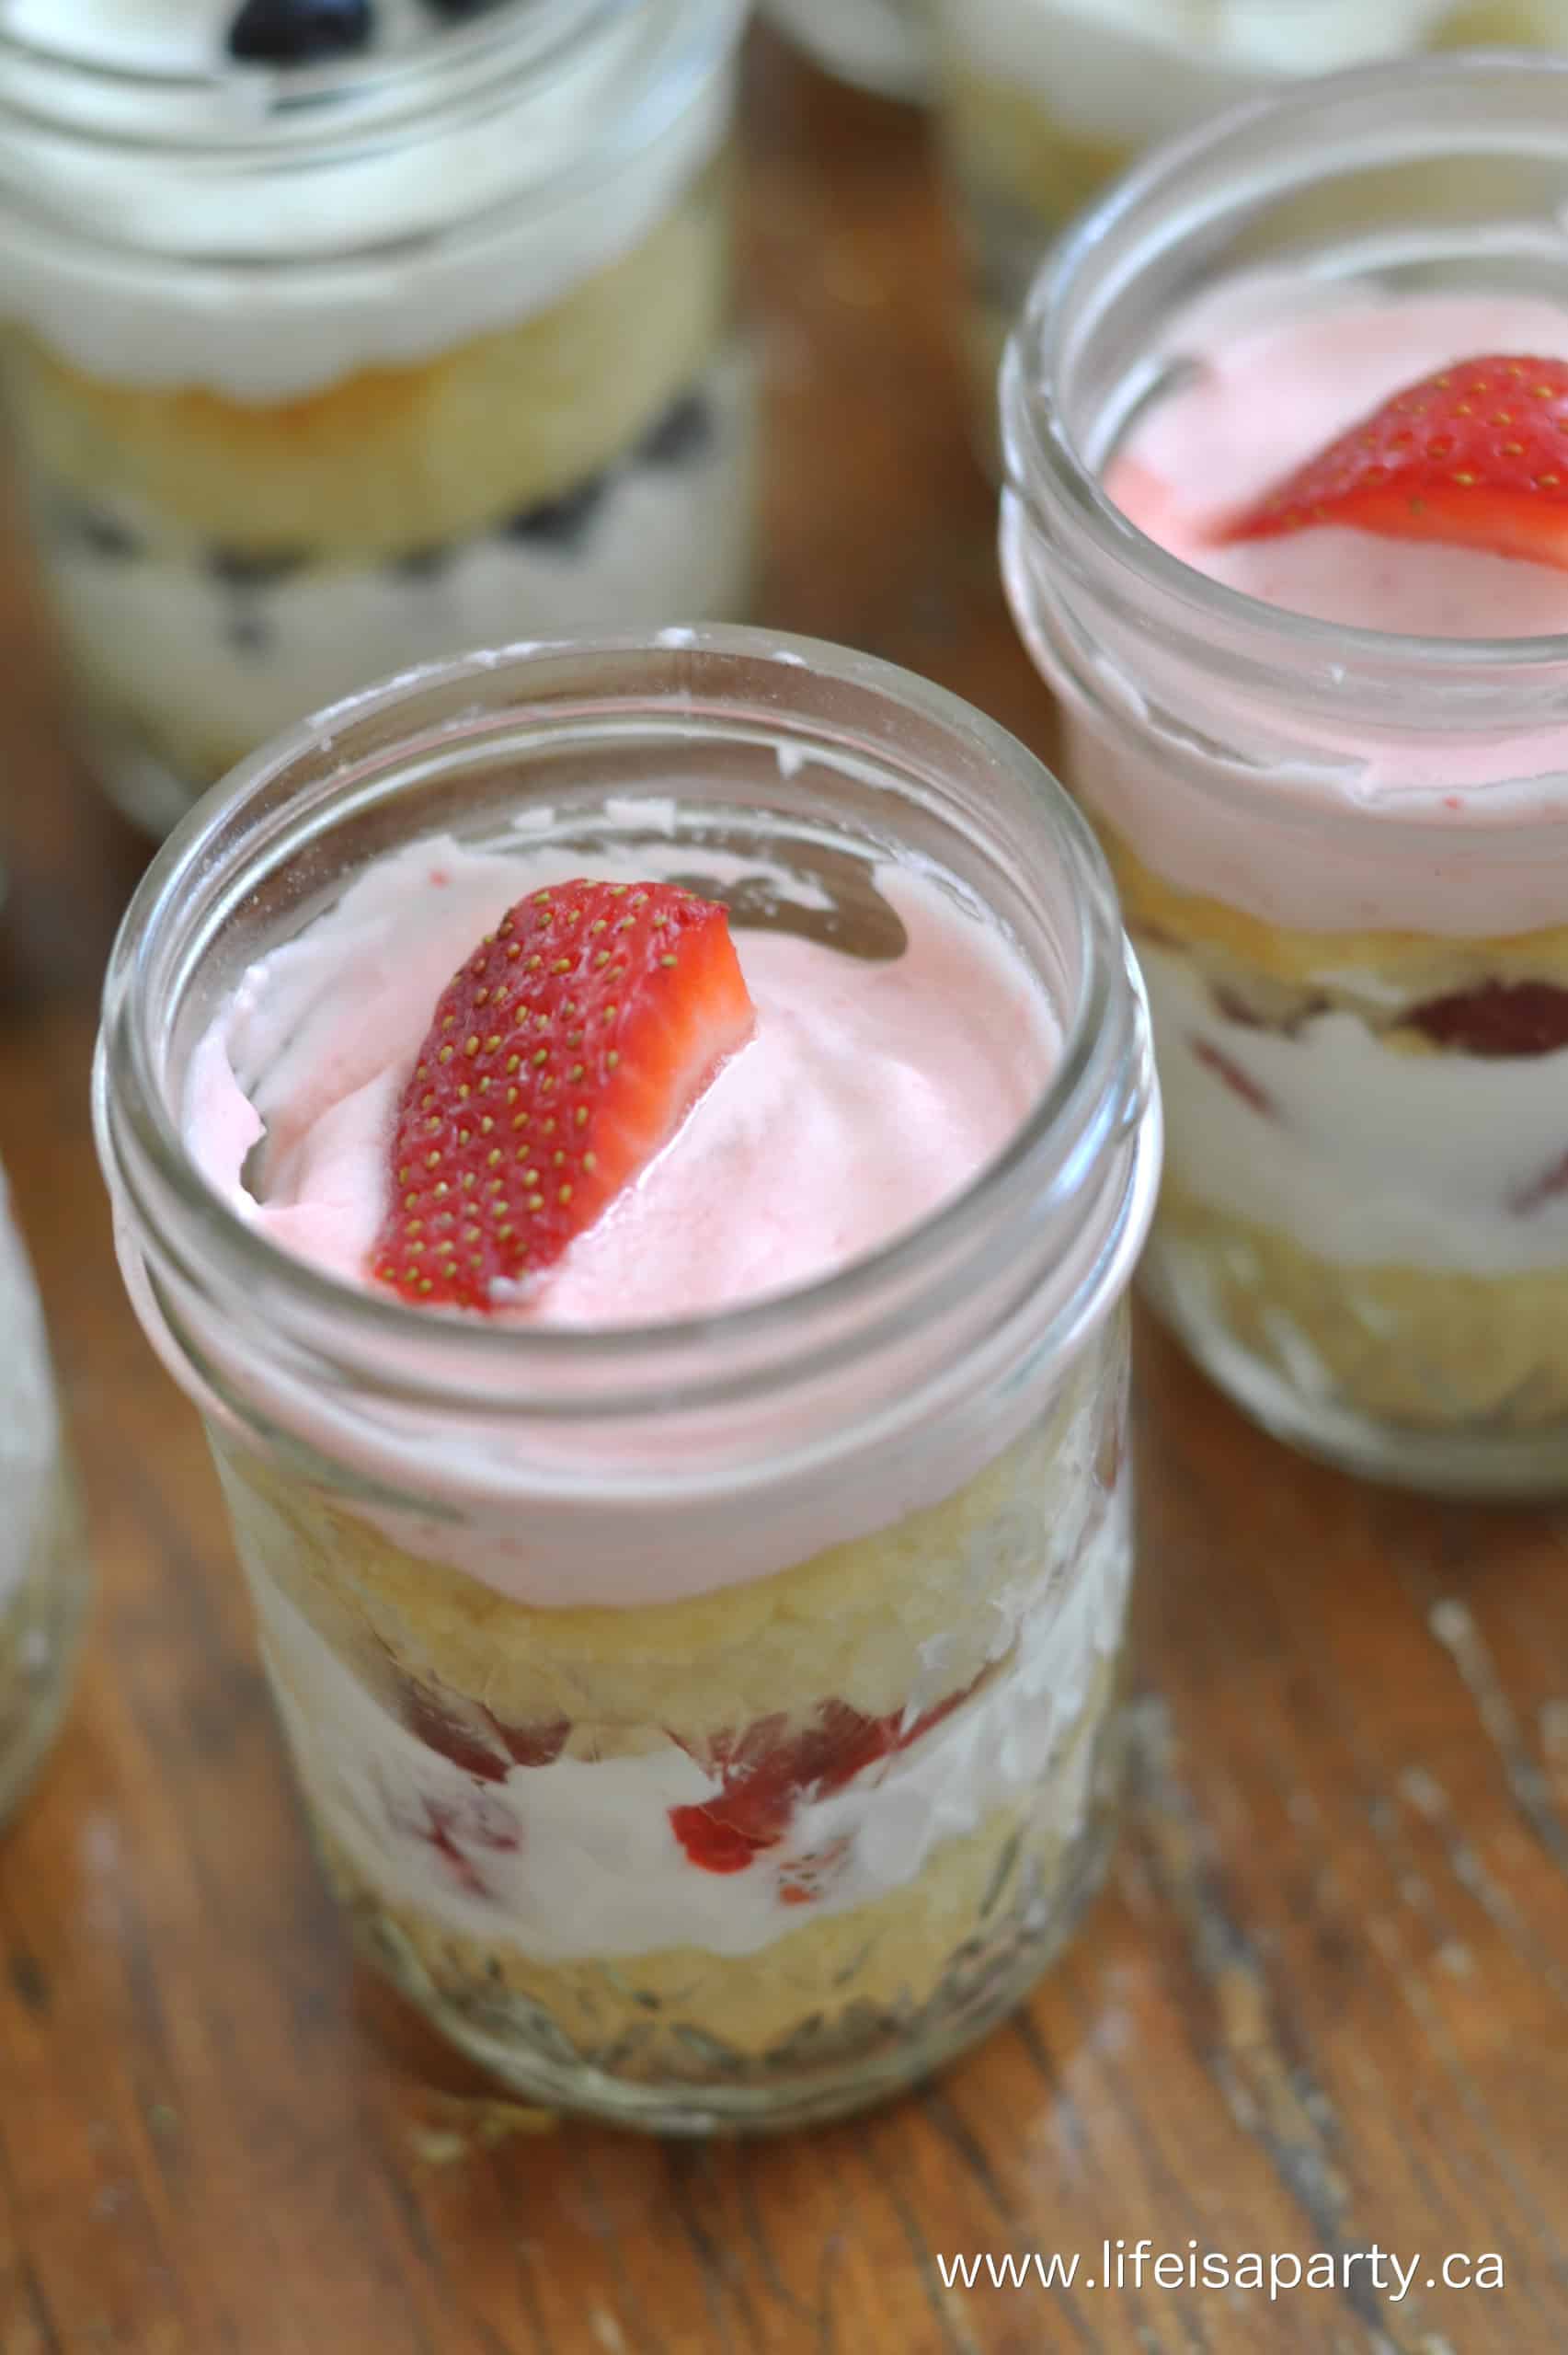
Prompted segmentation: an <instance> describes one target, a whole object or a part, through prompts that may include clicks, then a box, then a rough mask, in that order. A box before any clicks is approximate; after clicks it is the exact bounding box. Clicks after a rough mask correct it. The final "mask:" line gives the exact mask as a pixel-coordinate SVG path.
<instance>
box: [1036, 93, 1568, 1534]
mask: <svg viewBox="0 0 1568 2355" xmlns="http://www.w3.org/2000/svg"><path fill="white" fill-rule="evenodd" d="M1565 207H1568V60H1562V59H1556V60H1547V59H1544V58H1540V59H1532V60H1529V61H1526V60H1524V59H1522V58H1519V57H1516V56H1510V55H1508V54H1507V53H1505V52H1495V53H1492V54H1488V55H1477V56H1471V57H1465V58H1458V59H1449V60H1446V61H1433V62H1429V63H1426V64H1425V65H1422V66H1420V67H1415V68H1412V67H1409V66H1405V67H1399V68H1395V67H1380V68H1374V69H1369V70H1368V71H1365V72H1362V73H1358V74H1352V75H1343V76H1338V77H1334V78H1333V79H1330V80H1326V81H1324V82H1322V83H1321V84H1319V85H1317V86H1313V87H1311V88H1310V89H1305V90H1303V91H1301V92H1299V93H1298V94H1296V95H1294V96H1292V97H1290V98H1287V99H1282V100H1279V101H1276V102H1273V103H1270V104H1266V105H1264V106H1261V107H1255V108H1249V109H1242V110H1240V111H1239V112H1237V113H1236V114H1234V115H1231V116H1230V117H1228V118H1227V119H1226V121H1224V122H1223V123H1222V124H1220V125H1219V126H1218V127H1217V128H1214V129H1211V130H1210V131H1209V132H1207V134H1206V135H1203V136H1202V137H1201V138H1195V139H1193V140H1191V141H1189V142H1187V143H1185V144H1182V145H1179V146H1176V147H1174V148H1172V149H1170V150H1167V151H1166V152H1165V153H1164V154H1163V155H1161V156H1160V157H1157V158H1156V159H1154V160H1153V161H1152V162H1150V164H1149V165H1148V166H1147V167H1145V168H1144V169H1143V170H1142V171H1140V172H1139V174H1137V175H1136V176H1135V177H1134V178H1131V179H1130V180H1128V181H1127V182H1126V183H1124V184H1123V186H1122V187H1121V189H1120V190H1118V191H1117V192H1116V194H1115V195H1113V196H1112V197H1110V198H1109V199H1107V201H1105V202H1104V204H1103V205H1102V206H1101V207H1100V208H1099V209H1098V210H1097V211H1096V212H1094V213H1091V214H1090V215H1089V216H1088V217H1087V218H1086V220H1085V221H1084V222H1083V223H1082V224H1081V225H1080V226H1079V228H1078V229H1077V230H1075V231H1074V232H1073V233H1072V234H1071V236H1069V237H1068V238H1067V239H1066V240H1064V242H1063V243H1062V244H1061V246H1060V247H1059V249H1058V252H1057V254H1056V257H1055V258H1054V260H1053V261H1052V263H1051V264H1050V265H1049V267H1048V268H1047V270H1046V271H1045V272H1043V274H1042V276H1041V279H1040V281H1039V283H1038V284H1037V285H1036V288H1035V290H1034V293H1033V294H1032V295H1031V298H1030V301H1029V304H1028V308H1027V311H1026V314H1025V316H1024V321H1023V323H1022V325H1021V326H1020V328H1019V330H1018V333H1017V336H1016V338H1015V339H1014V341H1013V345H1012V347H1011V349H1010V350H1009V353H1008V357H1007V362H1006V366H1005V368H1004V371H1003V381H1002V411H1003V431H1004V438H1005V441H1006V444H1007V471H1008V485H1009V487H1008V489H1007V492H1006V495H1005V498H1004V501H1003V522H1002V563H1003V570H1004V573H1005V577H1006V581H1007V587H1008V592H1009V595H1010V598H1011V600H1012V603H1013V612H1014V614H1015V615H1016V617H1017V619H1018V622H1019V625H1020V626H1021V628H1022V630H1023V632H1024V637H1025V638H1026V640H1027V642H1028V644H1029V647H1030V649H1031V650H1032V652H1033V653H1034V656H1035V658H1036V661H1037V663H1038V664H1039V667H1040V669H1041V670H1042V671H1043V672H1044V673H1045V675H1046V677H1047V680H1048V681H1049V682H1050V683H1051V684H1052V685H1053V686H1054V687H1055V688H1056V690H1057V692H1058V695H1059V698H1060V701H1061V705H1062V710H1063V721H1064V729H1065V740H1064V753H1063V760H1064V766H1065V770H1066V774H1067V775H1068V777H1069V779H1070V784H1071V787H1072V788H1073V790H1074V791H1075V792H1076V793H1077V794H1078V796H1079V797H1080V798H1081V799H1082V801H1083V803H1084V804H1085V806H1086V807H1087V808H1088V809H1089V810H1090V811H1091V812H1092V813H1093V818H1094V821H1095V823H1096V825H1097V827H1098V829H1099V832H1100V836H1101V840H1102V842H1103V844H1104V846H1105V848H1106V850H1107V853H1108V855H1109V857H1110V861H1111V865H1112V867H1113V869H1114V870H1115V872H1116V878H1117V880H1118V883H1119V885H1120V889H1121V893H1122V900H1123V905H1124V908H1125V910H1126V913H1127V924H1128V927H1129V929H1130V930H1131V932H1132V934H1133V936H1134V940H1135V944H1136V946H1137V948H1138V950H1139V958H1140V961H1141V963H1142V966H1143V970H1144V973H1145V977H1146V980H1147V982H1148V987H1149V994H1150V1002H1151V1005H1152V1008H1153V1015H1154V1022H1155V1030H1156V1040H1157V1049H1158V1053H1159V1057H1160V1063H1161V1073H1162V1084H1163V1088H1164V1093H1165V1101H1166V1109H1167V1116H1168V1120H1169V1128H1170V1145H1169V1154H1168V1159H1167V1168H1166V1182H1165V1189H1164V1194H1163V1198H1162V1206H1161V1213H1160V1217H1159V1220H1158V1222H1157V1223H1156V1228H1155V1234H1154V1239H1153V1242H1152V1245H1151V1247H1150V1255H1149V1258H1148V1261H1147V1263H1146V1274H1147V1281H1148V1287H1149V1290H1150V1293H1151V1294H1152V1296H1153V1298H1154V1300H1155V1302H1156V1303H1157V1304H1158V1305H1159V1306H1160V1308H1161V1309H1162V1312H1163V1313H1164V1315H1166V1317H1167V1318H1168V1319H1169V1320H1170V1322H1171V1323H1172V1324H1173V1326H1174V1327H1175V1328H1176V1330H1177V1331H1178V1332H1179V1333H1180V1334H1181V1336H1182V1337H1183V1338H1184V1339H1185V1341H1186V1343H1187V1345H1188V1347H1189V1348H1190V1349H1191V1350H1192V1351H1193V1353H1194V1355H1195V1356H1196V1358H1197V1359H1198V1360H1199V1361H1200V1362H1201V1363H1202V1364H1203V1365H1204V1366H1205V1367H1207V1370H1208V1371H1209V1372H1210V1373H1212V1374H1213V1375H1214V1376H1215V1378H1216V1379H1217V1380H1218V1381H1219V1383H1220V1384H1222V1385H1223V1386H1224V1387H1225V1388H1227V1389H1228V1390H1230V1392H1231V1394H1232V1395H1233V1396H1235V1397H1236V1398H1237V1399H1238V1400H1239V1401H1240V1402H1241V1403H1242V1405H1243V1406H1245V1407H1248V1408H1249V1409H1250V1410H1251V1411H1252V1412H1253V1414H1254V1415H1256V1416H1257V1417H1258V1418H1259V1419H1260V1420H1261V1421H1263V1422H1265V1424H1267V1425H1268V1426H1269V1427H1270V1428H1271V1429H1272V1430H1276V1431H1277V1432H1279V1433H1280V1434H1282V1435H1283V1436H1284V1437H1286V1438H1288V1439H1292V1440H1294V1441H1296V1442H1299V1443H1300V1444H1301V1445H1303V1446H1305V1447H1308V1448H1310V1449H1312V1450H1314V1451H1316V1452H1319V1453H1323V1454H1325V1455H1328V1456H1330V1457H1332V1458H1333V1459H1335V1460H1337V1461H1339V1462H1341V1463H1343V1464H1345V1465H1350V1466H1352V1467H1354V1468H1356V1469H1360V1470H1363V1471H1367V1472H1370V1473H1373V1474H1377V1475H1380V1476H1386V1477H1389V1478H1391V1479H1396V1480H1402V1481H1406V1482H1409V1483H1412V1484H1414V1485H1417V1486H1420V1487H1424V1488H1437V1489H1450V1490H1456V1491H1473V1492H1477V1493H1496V1494H1499V1495H1506V1494H1512V1493H1521V1494H1522V1493H1525V1492H1528V1491H1530V1490H1537V1489H1541V1490H1544V1489H1557V1488H1562V1486H1563V1485H1564V1482H1565V1466H1568V1444H1565V1443H1568V1190H1565V1189H1564V1184H1563V1169H1564V1162H1563V1155H1564V1151H1565V1150H1568V1120H1564V1118H1563V1116H1562V1109H1561V1108H1562V1105H1563V1103H1564V1102H1565V1101H1568V1098H1565V1097H1564V1085H1565V1082H1568V1048H1564V1047H1563V1046H1562V1044H1561V1040H1562V1018H1561V1016H1562V1009H1563V1008H1564V1007H1565V1006H1568V999H1565V998H1564V989H1565V985H1568V929H1565V927H1564V914H1565V912H1568V642H1565V641H1564V640H1563V639H1562V638H1551V637H1544V638H1515V639H1505V638H1496V639H1489V638H1483V637H1479V636H1478V637H1476V638H1473V639H1459V638H1432V639H1425V638H1414V637H1403V636H1399V635H1394V634H1391V633H1385V632H1382V631H1377V630H1370V629H1360V628H1351V627H1347V626H1338V625H1334V624H1331V623H1325V622H1322V621H1318V620H1312V619H1308V618H1306V617H1304V616H1302V615H1298V614H1293V613H1290V612H1287V611H1284V610H1282V609H1280V608H1278V607H1276V606H1273V605H1266V604H1264V603H1259V602H1258V601H1256V600H1255V599H1253V598H1251V597H1248V596H1244V595H1242V594H1240V593H1238V592H1235V591H1233V590H1231V589H1229V588H1227V587H1224V586H1221V585H1220V584H1219V583H1218V582H1216V581H1214V580H1209V579H1208V578H1207V576H1204V575H1200V574H1199V573H1197V572H1196V571H1195V570H1194V569H1191V568H1190V567H1189V566H1187V565H1185V564H1184V563H1182V562H1181V561H1180V560H1179V559H1178V558H1177V557H1173V556H1172V555H1170V554H1168V553H1166V552H1165V551H1164V550H1163V549H1162V548H1160V547H1158V546H1155V545H1154V543H1153V542H1152V541H1150V539H1148V538H1146V537H1145V536H1144V535H1143V534H1142V533H1140V532H1139V530H1138V529H1137V528H1135V526H1134V525H1133V524H1132V523H1129V522H1128V521H1127V518H1126V517H1125V516H1124V515H1123V514H1122V513H1121V512H1120V511H1118V509H1117V508H1116V506H1115V505H1114V504H1113V503H1112V501H1111V500H1110V499H1109V498H1108V497H1107V496H1106V494H1105V492H1104V489H1103V488H1102V484H1101V477H1102V474H1103V471H1104V467H1105V465H1106V464H1107V462H1108V461H1109V460H1110V459H1111V458H1112V457H1113V455H1114V454H1115V453H1116V448H1117V445H1118V440H1119V437H1120V436H1121V435H1122V433H1123V431H1124V429H1125V428H1126V427H1127V424H1128V422H1129V420H1131V419H1132V418H1133V417H1134V414H1135V412H1138V411H1140V410H1142V409H1144V408H1146V406H1147V404H1148V403H1149V402H1150V399H1152V398H1157V397H1158V395H1159V392H1160V389H1161V387H1162V385H1167V384H1169V385H1175V384H1179V383H1180V381H1181V372H1182V370H1183V368H1184V366H1185V364H1186V363H1185V358H1184V338H1185V329H1184V326H1183V321H1184V319H1185V318H1188V317H1192V316H1195V315H1196V306H1198V305H1200V304H1210V305H1216V304H1219V300H1220V298H1221V292H1222V291H1223V293H1224V297H1225V299H1226V300H1227V302H1228V303H1229V304H1235V305H1240V304H1242V301H1243V299H1244V298H1246V299H1250V297H1247V290H1248V289H1249V288H1253V287H1257V286H1260V285H1262V286H1265V287H1266V285H1267V283H1268V274H1269V273H1270V271H1271V270H1272V271H1273V272H1274V280H1273V283H1274V286H1275V288H1276V290H1278V289H1279V288H1280V280H1279V276H1278V273H1279V272H1282V271H1283V272H1288V273H1290V276H1289V278H1288V281H1287V285H1288V287H1293V286H1295V285H1297V284H1298V283H1299V284H1300V285H1302V286H1306V285H1308V284H1309V282H1310V285H1311V287H1312V290H1313V293H1312V300H1313V303H1314V304H1315V305H1316V306H1317V308H1318V310H1319V311H1325V310H1326V309H1328V308H1332V298H1331V297H1330V296H1329V295H1328V294H1327V292H1326V290H1327V289H1329V288H1330V287H1332V286H1333V283H1334V282H1335V281H1344V282H1345V285H1346V286H1347V287H1348V288H1350V289H1351V290H1352V292H1351V293H1350V294H1349V295H1348V296H1347V300H1351V301H1354V300H1356V299H1357V296H1356V291H1355V290H1362V293H1361V299H1365V290H1367V289H1368V288H1370V289H1373V290H1376V292H1377V293H1378V295H1379V299H1380V298H1382V297H1383V296H1388V297H1391V298H1398V297H1399V296H1401V295H1406V294H1408V295H1425V294H1443V293H1460V292H1464V291H1467V290H1468V291H1469V292H1470V293H1476V292H1478V291H1479V292H1482V293H1492V294H1497V293H1502V292H1504V291H1505V290H1506V291H1509V292H1512V293H1531V292H1532V291H1533V292H1534V293H1536V294H1537V295H1542V294H1544V295H1546V296H1548V297H1549V298H1551V299H1552V300H1554V301H1561V296H1562V286H1563V283H1564V279H1563V259H1564V247H1563V242H1562V222H1563V220H1564V218H1565V217H1568V213H1565V211H1564V208H1565ZM1213 315H1214V313H1213V310H1212V309H1211V312H1210V316H1213ZM1238 315H1241V314H1240V313H1239V314H1238ZM1414 373H1417V374H1419V373H1423V372H1422V371H1420V370H1417V371H1415V372H1414ZM1430 553H1431V557H1432V560H1433V561H1434V562H1436V561H1439V560H1440V557H1441V555H1442V551H1441V550H1439V549H1433V550H1432V551H1431V552H1430ZM1484 620H1485V615H1484V614H1482V615H1478V616H1477V621H1478V623H1482V624H1483V623H1484ZM1476 1005H1480V1006H1481V1008H1482V1012H1483V1013H1484V1012H1485V1011H1486V1010H1487V1009H1488V1008H1493V1009H1497V1010H1501V1009H1503V1008H1505V1007H1508V1006H1513V1007H1515V1008H1522V1009H1524V1010H1526V1011H1528V1013H1529V1015H1530V1020H1529V1021H1528V1023H1527V1024H1526V1025H1525V1026H1524V1028H1523V1029H1522V1030H1520V1028H1519V1026H1518V1024H1517V1023H1514V1024H1513V1025H1512V1026H1511V1028H1510V1029H1505V1028H1501V1027H1499V1026H1494V1025H1487V1026H1486V1028H1487V1029H1488V1032H1489V1035H1486V1036H1482V1035H1479V1034H1478V1032H1477V1029H1476V1026H1475V1025H1474V1024H1473V1023H1471V1024H1461V1023H1459V1022H1458V1021H1456V1020H1455V1019H1451V1018H1449V1017H1451V1016H1452V1015H1453V1014H1454V1013H1455V1011H1456V1009H1459V1008H1462V1007H1466V1006H1470V1007H1473V1006H1476ZM1554 1009H1555V1010H1556V1019H1555V1028H1554V1027H1553V1021H1552V1019H1551V1017H1552V1015H1553V1010H1554ZM1554 1108H1555V1109H1554Z"/></svg>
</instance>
